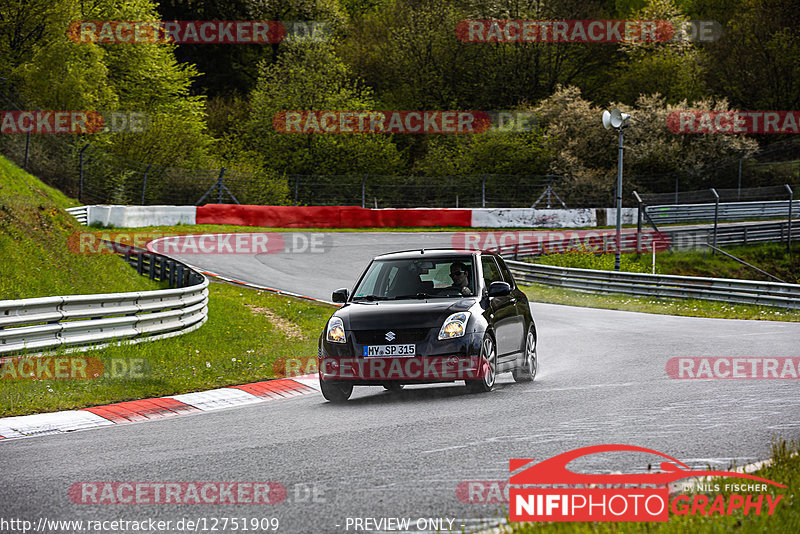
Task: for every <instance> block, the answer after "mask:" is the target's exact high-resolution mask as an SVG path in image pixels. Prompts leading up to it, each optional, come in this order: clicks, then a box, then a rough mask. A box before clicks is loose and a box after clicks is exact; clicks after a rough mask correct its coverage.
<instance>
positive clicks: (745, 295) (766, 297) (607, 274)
mask: <svg viewBox="0 0 800 534" xmlns="http://www.w3.org/2000/svg"><path fill="white" fill-rule="evenodd" d="M506 263H507V264H508V266H509V268H510V269H511V271H512V272H513V273H514V276H515V277H516V279H517V281H518V282H522V283H536V284H546V285H551V286H559V287H564V288H567V289H575V290H580V291H593V292H601V293H623V294H627V295H636V296H650V297H668V298H678V299H702V300H714V301H720V302H730V303H737V304H755V305H762V306H776V307H780V308H788V309H793V310H797V309H800V285H796V284H780V283H774V282H758V281H754V280H733V279H727V278H701V277H692V276H675V275H659V274H646V273H626V272H617V271H595V270H591V269H574V268H569V267H556V266H552V265H540V264H533V263H526V262H520V261H513V260H507V261H506Z"/></svg>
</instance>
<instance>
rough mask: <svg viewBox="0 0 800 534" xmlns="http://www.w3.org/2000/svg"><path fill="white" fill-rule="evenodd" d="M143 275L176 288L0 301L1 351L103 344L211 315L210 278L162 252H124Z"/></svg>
mask: <svg viewBox="0 0 800 534" xmlns="http://www.w3.org/2000/svg"><path fill="white" fill-rule="evenodd" d="M120 255H121V256H123V257H124V258H125V260H126V261H127V262H128V263H130V264H131V265H133V266H134V267H135V268H136V269H137V271H138V272H139V273H140V274H143V275H147V276H149V277H150V278H151V279H152V280H159V281H168V282H169V283H170V286H171V287H172V289H160V290H156V291H135V292H131V293H108V294H97V295H68V296H57V297H42V298H32V299H22V300H0V355H11V354H15V353H21V352H29V351H41V350H50V349H56V348H59V347H81V348H99V347H102V346H104V345H105V344H107V343H110V342H114V341H122V340H127V341H128V342H131V343H138V342H140V341H150V340H154V339H160V338H163V337H169V336H172V335H178V334H181V333H186V332H188V331H191V330H194V329H196V328H199V327H200V326H201V325H202V324H203V323H204V322H205V321H206V318H207V316H208V283H209V282H208V279H207V278H206V277H205V276H204V275H202V274H201V273H198V272H197V271H195V270H193V269H192V268H191V267H189V266H187V265H185V264H183V263H181V262H179V261H175V260H173V259H171V258H168V257H166V256H163V255H161V254H154V253H150V252H147V251H144V250H141V249H133V248H130V249H128V250H125V251H124V253H121V254H120Z"/></svg>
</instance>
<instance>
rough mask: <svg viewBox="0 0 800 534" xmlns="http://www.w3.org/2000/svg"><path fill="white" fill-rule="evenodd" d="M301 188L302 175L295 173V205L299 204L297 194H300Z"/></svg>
mask: <svg viewBox="0 0 800 534" xmlns="http://www.w3.org/2000/svg"><path fill="white" fill-rule="evenodd" d="M299 190H300V175H299V174H295V175H294V205H295V206H297V195H298V194H299Z"/></svg>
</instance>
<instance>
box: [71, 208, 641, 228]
mask: <svg viewBox="0 0 800 534" xmlns="http://www.w3.org/2000/svg"><path fill="white" fill-rule="evenodd" d="M636 217H637V213H636V208H623V210H622V223H623V224H636ZM87 222H88V224H93V223H99V224H103V225H106V226H114V227H118V228H140V227H144V226H173V225H176V224H192V225H193V224H230V225H237V226H263V227H268V228H426V227H436V226H456V227H465V228H591V227H595V226H614V225H615V224H616V210H615V209H613V208H583V209H535V208H505V209H504V208H474V209H458V208H455V209H453V208H441V209H435V208H433V209H432V208H404V209H392V208H389V209H365V208H361V207H358V206H249V205H239V204H206V205H205V206H199V207H195V206H113V205H98V206H88V207H87Z"/></svg>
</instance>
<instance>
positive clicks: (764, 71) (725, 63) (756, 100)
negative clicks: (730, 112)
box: [704, 0, 800, 110]
mask: <svg viewBox="0 0 800 534" xmlns="http://www.w3.org/2000/svg"><path fill="white" fill-rule="evenodd" d="M798 57H800V15H798V10H797V5H796V4H794V3H791V2H789V3H786V2H776V1H774V0H743V1H742V2H741V5H740V7H739V9H737V15H736V16H735V17H732V18H731V20H730V21H729V22H728V24H727V25H726V27H725V31H724V33H723V35H722V38H721V39H720V40H719V41H717V42H714V43H711V44H709V45H708V46H707V54H706V55H705V58H704V60H705V65H706V71H707V77H706V81H707V83H708V85H709V87H710V88H711V89H712V90H713V91H714V92H715V93H716V94H719V95H724V96H725V97H726V98H728V100H730V101H731V102H732V103H733V105H735V106H737V107H738V108H740V109H758V110H792V109H797V108H798V106H800V62H798Z"/></svg>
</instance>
